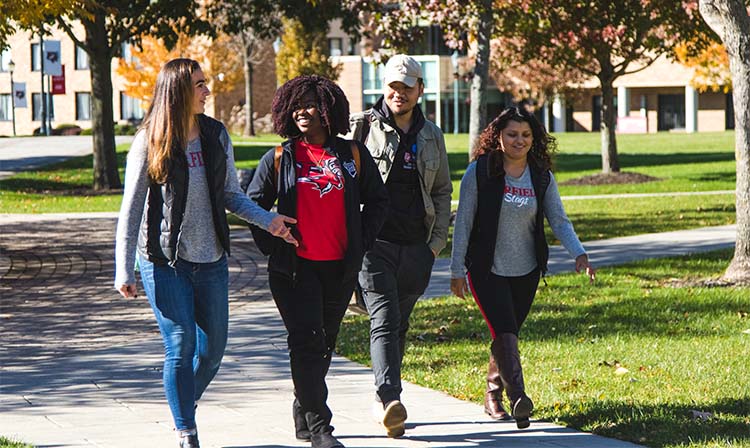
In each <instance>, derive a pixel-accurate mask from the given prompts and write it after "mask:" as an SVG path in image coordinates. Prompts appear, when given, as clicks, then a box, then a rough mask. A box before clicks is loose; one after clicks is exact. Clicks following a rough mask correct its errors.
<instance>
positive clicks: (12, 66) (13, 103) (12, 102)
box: [8, 60, 16, 137]
mask: <svg viewBox="0 0 750 448" xmlns="http://www.w3.org/2000/svg"><path fill="white" fill-rule="evenodd" d="M15 69H16V63H15V62H13V60H11V61H10V62H8V73H10V110H11V116H12V117H13V137H15V136H16V90H15V88H14V86H13V71H14V70H15Z"/></svg>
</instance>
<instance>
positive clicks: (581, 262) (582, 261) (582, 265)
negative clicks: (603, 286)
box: [576, 254, 596, 284]
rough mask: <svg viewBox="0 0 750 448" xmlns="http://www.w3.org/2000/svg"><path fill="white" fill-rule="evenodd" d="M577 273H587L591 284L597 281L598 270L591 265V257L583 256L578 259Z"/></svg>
mask: <svg viewBox="0 0 750 448" xmlns="http://www.w3.org/2000/svg"><path fill="white" fill-rule="evenodd" d="M576 272H586V275H588V276H589V283H590V284H593V283H594V280H596V269H594V267H593V266H591V263H589V256H588V255H586V254H581V255H579V256H577V257H576Z"/></svg>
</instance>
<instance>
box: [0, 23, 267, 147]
mask: <svg viewBox="0 0 750 448" xmlns="http://www.w3.org/2000/svg"><path fill="white" fill-rule="evenodd" d="M74 30H75V32H76V34H77V35H79V36H83V35H84V32H83V29H82V27H81V26H77V27H75V29H74ZM45 40H59V41H60V43H61V59H62V64H63V66H64V74H65V94H60V95H52V96H51V101H50V103H51V107H49V109H50V112H51V119H52V120H51V121H52V127H53V128H55V127H57V126H59V125H60V124H75V125H78V126H80V127H81V128H83V129H87V128H91V74H90V71H89V62H88V55H87V54H86V52H85V51H83V50H82V49H81V48H79V47H77V46H76V45H75V43H74V42H73V40H72V39H70V37H69V36H68V35H67V34H66V33H65V32H64V31H63V30H61V29H58V28H52V29H51V35H49V36H46V37H45ZM8 43H9V46H8V48H7V49H5V50H4V51H2V52H0V136H2V135H5V136H10V135H13V108H12V106H11V104H12V103H11V72H10V67H11V66H12V65H11V61H13V65H14V69H13V73H12V76H13V81H14V82H15V83H25V84H26V97H27V107H25V108H15V128H16V134H17V135H31V134H32V133H33V132H34V130H35V129H38V128H39V127H40V126H41V115H42V107H41V105H42V103H41V98H42V97H41V83H42V82H44V83H45V88H44V89H45V97H48V93H47V92H49V90H48V87H47V83H48V80H47V78H48V77H47V76H44V81H42V74H41V71H40V55H41V53H40V45H39V44H40V42H39V36H38V35H32V34H31V33H29V32H25V31H22V32H18V33H16V34H14V35H13V36H10V38H9V40H8ZM268 45H270V43H269V44H268ZM272 54H273V53H272V52H271V55H272ZM122 55H123V57H124V58H125V59H130V58H132V56H131V47H130V45H129V44H125V45H123V48H122ZM117 64H118V59H117V58H115V59H113V60H112V91H113V95H112V96H113V97H112V100H113V110H114V120H115V122H116V123H128V122H131V123H137V122H139V121H140V120H141V119H142V118H143V115H144V110H143V109H142V108H141V106H140V101H139V100H138V99H136V98H131V97H129V96H128V95H127V94H126V93H125V82H124V80H123V79H122V77H121V76H119V75H118V74H117ZM218 78H219V77H218V76H214V77H213V78H211V79H209V86H210V87H212V86H213V83H216V82H220V81H219V79H218ZM254 81H255V82H254V89H253V93H254V100H253V106H254V110H255V113H256V116H257V117H262V116H264V115H265V114H267V113H269V112H270V108H271V100H272V98H273V94H274V92H275V90H276V71H275V64H274V61H273V57H272V56H271V57H268V58H266V60H265V61H264V62H263V63H262V64H261V65H260V66H258V67H256V71H255V78H254ZM223 90H226V93H221V94H218V95H215V96H214V95H212V96H210V97H209V102H208V104H207V105H206V113H207V114H208V115H211V116H214V117H216V118H219V119H221V120H223V121H229V119H230V117H231V110H232V108H233V107H234V106H237V105H241V104H244V101H245V99H244V98H245V92H244V86H243V85H242V83H241V82H240V83H239V84H238V85H237V86H235V87H234V88H228V89H223Z"/></svg>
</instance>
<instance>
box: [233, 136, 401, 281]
mask: <svg viewBox="0 0 750 448" xmlns="http://www.w3.org/2000/svg"><path fill="white" fill-rule="evenodd" d="M351 143H352V142H351V141H350V140H344V139H342V138H339V137H329V139H328V141H326V143H325V145H324V148H325V150H326V151H328V152H329V153H331V154H335V155H336V157H337V158H338V159H339V163H341V166H342V168H344V167H346V166H347V165H348V166H349V167H352V166H355V163H354V160H353V156H352V150H351V146H350V145H351ZM355 143H356V144H357V146H358V147H359V157H360V166H359V170H358V171H360V172H356V171H357V170H354V171H355V173H354V174H355V175H354V176H352V173H351V172H350V170H349V169H342V171H343V173H344V208H345V214H346V228H347V235H348V241H347V245H346V253H345V254H344V263H345V265H346V270H345V272H344V278H345V279H349V278H351V277H352V276H355V275H357V273H358V272H359V270H360V268H361V266H362V257H363V256H364V253H365V251H366V250H368V249H370V248H371V247H372V245H373V243H374V242H375V237H376V236H377V234H378V232H379V231H380V227H381V226H382V225H383V222H384V221H385V217H386V215H387V210H388V191H387V190H386V189H385V186H384V185H383V181H382V179H381V177H380V173H379V172H378V168H377V166H376V165H375V162H374V161H373V160H372V156H371V155H370V151H368V150H367V149H366V148H364V147H362V145H361V144H360V143H359V142H355ZM282 148H283V150H282V153H281V160H280V163H279V173H278V182H277V181H276V178H277V173H276V172H275V171H276V170H275V167H274V157H275V153H276V150H275V148H274V149H271V150H270V151H268V152H267V153H266V154H265V155H264V156H263V158H262V159H261V160H260V164H259V165H258V168H257V169H256V171H255V174H254V175H253V180H252V181H251V182H250V185H249V186H248V189H247V195H248V196H249V197H250V198H251V199H253V200H254V201H256V202H257V203H258V204H259V205H260V206H261V207H263V208H264V209H266V210H270V209H271V207H273V204H274V203H276V201H277V200H278V204H277V211H278V212H279V213H280V214H282V215H286V216H291V217H296V215H297V190H296V181H297V175H296V171H295V168H294V162H295V161H294V140H287V141H285V142H284V143H283V144H282ZM277 184H278V185H277ZM360 204H362V205H363V206H362V207H361V211H360ZM250 229H251V230H252V232H253V238H254V239H255V243H256V244H257V245H258V248H259V249H260V250H261V252H263V253H264V254H266V255H270V257H269V260H268V272H272V273H276V274H281V275H285V276H288V277H290V278H292V279H294V278H295V277H296V268H297V254H296V248H295V247H294V246H293V245H291V244H288V243H286V242H284V241H283V240H282V239H280V238H276V237H274V236H272V235H271V234H269V233H268V232H267V231H265V230H264V229H261V228H259V227H257V226H253V225H251V226H250ZM293 233H294V232H293Z"/></svg>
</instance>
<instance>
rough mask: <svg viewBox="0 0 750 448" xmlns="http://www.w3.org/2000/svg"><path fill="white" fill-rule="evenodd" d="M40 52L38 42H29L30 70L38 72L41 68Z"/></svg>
mask: <svg viewBox="0 0 750 448" xmlns="http://www.w3.org/2000/svg"><path fill="white" fill-rule="evenodd" d="M41 67H42V65H41V53H40V52H39V44H31V71H32V72H38V71H39V70H41Z"/></svg>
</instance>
